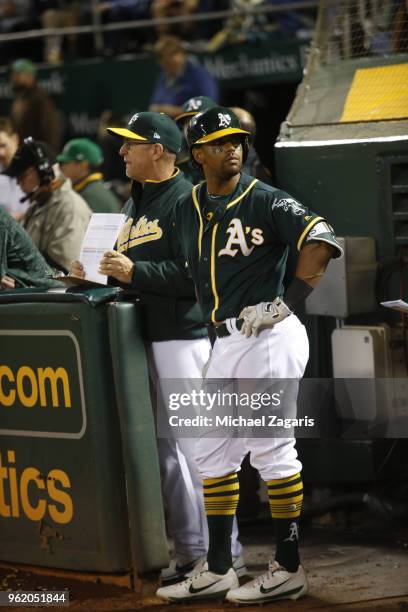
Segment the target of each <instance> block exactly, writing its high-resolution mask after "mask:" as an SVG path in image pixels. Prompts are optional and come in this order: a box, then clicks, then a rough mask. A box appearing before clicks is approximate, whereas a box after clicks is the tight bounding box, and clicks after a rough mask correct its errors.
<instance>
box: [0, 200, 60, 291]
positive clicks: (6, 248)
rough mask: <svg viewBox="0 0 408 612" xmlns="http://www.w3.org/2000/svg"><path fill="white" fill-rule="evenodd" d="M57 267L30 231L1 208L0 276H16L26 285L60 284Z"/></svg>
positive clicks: (18, 280)
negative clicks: (35, 242)
mask: <svg viewBox="0 0 408 612" xmlns="http://www.w3.org/2000/svg"><path fill="white" fill-rule="evenodd" d="M52 273H53V270H52V269H51V268H50V267H49V266H48V265H47V262H46V261H45V259H44V257H43V256H42V255H41V253H40V252H39V250H38V249H37V247H36V246H35V245H34V244H33V241H32V240H31V238H30V237H29V236H28V235H27V232H25V231H24V229H23V228H22V227H21V225H19V224H18V223H17V221H15V219H13V217H11V216H10V215H9V214H8V213H7V212H5V211H4V210H3V209H2V208H0V278H3V276H4V275H7V276H10V277H11V278H14V280H16V281H17V282H18V283H19V284H20V285H21V286H22V287H58V286H59V285H60V283H58V282H56V281H54V280H52V279H51V278H50V277H51V275H52Z"/></svg>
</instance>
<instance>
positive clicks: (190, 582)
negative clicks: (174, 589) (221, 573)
mask: <svg viewBox="0 0 408 612" xmlns="http://www.w3.org/2000/svg"><path fill="white" fill-rule="evenodd" d="M207 572H208V570H202V571H201V572H198V574H194V575H193V576H190V577H189V578H186V579H185V580H183V582H180V586H182V585H185V586H187V585H189V584H192V583H193V580H195V579H196V578H199V577H200V576H201V574H205V573H207Z"/></svg>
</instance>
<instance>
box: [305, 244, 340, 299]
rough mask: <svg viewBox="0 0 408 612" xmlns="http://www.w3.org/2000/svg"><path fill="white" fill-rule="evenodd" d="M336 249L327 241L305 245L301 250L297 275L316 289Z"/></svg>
mask: <svg viewBox="0 0 408 612" xmlns="http://www.w3.org/2000/svg"><path fill="white" fill-rule="evenodd" d="M334 251H335V249H334V247H333V246H331V245H330V244H328V243H326V242H321V241H320V242H314V243H313V244H307V245H305V246H304V247H303V248H302V250H301V251H300V255H299V259H298V262H297V266H296V272H295V277H296V278H299V279H301V280H302V281H304V282H305V283H307V284H308V285H310V287H311V288H312V289H314V288H315V287H316V286H317V285H318V283H319V282H320V280H321V278H322V276H323V274H324V273H325V271H326V268H327V265H328V263H329V261H330V259H331V258H332V257H333V254H334Z"/></svg>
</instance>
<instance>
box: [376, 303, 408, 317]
mask: <svg viewBox="0 0 408 612" xmlns="http://www.w3.org/2000/svg"><path fill="white" fill-rule="evenodd" d="M380 304H381V306H385V308H392V310H398V312H404V313H405V314H408V303H407V302H404V300H391V301H389V302H380Z"/></svg>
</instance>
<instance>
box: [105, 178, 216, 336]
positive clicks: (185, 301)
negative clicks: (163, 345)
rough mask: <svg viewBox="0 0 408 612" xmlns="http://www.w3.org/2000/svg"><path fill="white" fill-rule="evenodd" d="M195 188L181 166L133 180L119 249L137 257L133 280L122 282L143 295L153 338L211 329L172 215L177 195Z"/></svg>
mask: <svg viewBox="0 0 408 612" xmlns="http://www.w3.org/2000/svg"><path fill="white" fill-rule="evenodd" d="M191 189H192V185H191V183H189V182H188V181H186V180H185V178H184V177H183V175H182V173H181V172H180V171H179V170H178V169H176V171H175V173H174V174H173V176H172V177H171V178H170V179H167V180H164V181H146V183H145V185H144V187H142V185H141V184H140V183H137V182H136V181H134V182H133V185H132V198H131V199H130V200H128V202H127V203H126V204H125V206H124V208H123V211H122V212H123V213H124V214H125V215H126V217H127V221H126V223H125V225H124V227H123V229H122V231H121V234H120V236H119V238H118V241H117V250H118V251H119V252H121V253H124V254H125V255H126V256H127V257H129V258H130V259H131V260H132V261H133V262H135V268H134V273H133V279H132V283H131V285H130V286H129V285H124V288H126V289H128V290H129V289H130V290H132V291H135V292H136V293H137V294H138V295H140V297H141V303H142V306H143V310H144V315H145V317H144V320H145V337H146V339H147V340H149V341H159V340H187V339H192V338H200V337H203V336H206V335H207V330H206V328H205V326H204V324H203V321H202V316H201V311H200V308H199V306H198V304H197V301H196V297H195V290H194V285H193V282H192V280H191V278H190V277H189V275H188V272H187V267H186V263H185V259H184V258H183V256H182V254H181V249H180V245H179V240H178V236H177V233H176V228H175V223H174V220H173V209H174V204H175V202H176V200H177V199H178V197H179V196H181V195H183V194H187V193H191Z"/></svg>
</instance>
